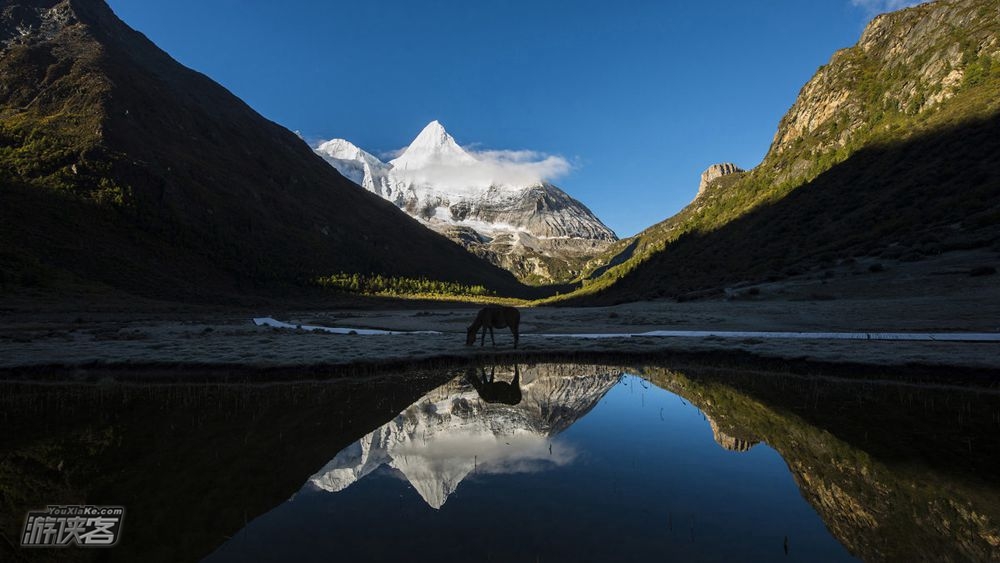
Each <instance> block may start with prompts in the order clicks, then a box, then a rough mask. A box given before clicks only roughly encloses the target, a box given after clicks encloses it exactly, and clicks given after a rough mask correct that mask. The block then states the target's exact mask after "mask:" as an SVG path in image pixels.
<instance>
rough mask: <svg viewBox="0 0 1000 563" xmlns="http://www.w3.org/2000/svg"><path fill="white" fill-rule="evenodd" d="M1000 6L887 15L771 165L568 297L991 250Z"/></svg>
mask: <svg viewBox="0 0 1000 563" xmlns="http://www.w3.org/2000/svg"><path fill="white" fill-rule="evenodd" d="M998 10H1000V2H998V1H997V0H941V1H939V2H933V3H929V4H924V5H921V6H917V7H915V8H910V9H907V10H903V11H900V12H895V13H891V14H886V15H883V16H879V17H878V18H876V19H875V20H873V21H872V23H871V24H869V26H868V28H867V29H866V30H865V32H864V34H863V35H862V37H861V40H860V41H859V42H858V44H857V45H856V46H854V47H851V48H849V49H844V50H841V51H839V52H837V53H836V54H835V55H834V56H833V58H832V59H831V61H830V63H829V64H827V65H824V66H823V67H821V68H820V69H819V70H818V71H817V73H816V75H815V76H814V77H813V78H812V80H810V81H809V83H807V84H806V85H805V86H804V87H803V89H802V91H801V92H800V94H799V98H798V100H797V101H796V102H795V104H794V105H793V106H792V108H791V109H790V110H789V112H788V113H787V114H786V115H785V117H784V118H783V119H782V120H781V123H780V124H779V126H778V131H777V133H776V135H775V138H774V142H773V144H772V145H771V148H770V150H769V152H768V154H767V155H766V156H765V158H764V160H763V162H762V163H761V164H760V165H758V166H757V167H756V168H754V169H753V170H750V171H747V172H739V173H735V174H730V175H726V176H722V177H721V178H717V179H715V180H714V181H712V182H710V183H709V184H708V186H707V187H706V189H705V190H704V192H703V193H701V194H699V196H698V197H697V198H696V199H695V200H694V201H693V202H692V203H691V204H690V205H688V206H687V207H686V208H685V209H684V210H682V211H681V212H680V213H678V214H677V215H676V216H674V217H671V218H669V219H667V220H665V221H663V222H662V223H659V224H657V225H654V226H652V227H650V228H649V229H647V230H645V231H643V232H642V233H640V234H639V235H637V236H636V237H633V238H632V239H627V240H623V241H621V242H619V243H618V245H617V247H616V248H614V249H612V251H610V252H609V254H607V255H606V256H605V257H604V258H603V259H602V260H601V261H600V262H601V263H602V264H603V265H598V266H597V267H595V269H594V270H593V271H592V272H591V273H590V274H589V275H587V276H585V277H584V280H583V288H582V290H581V291H579V292H578V293H577V294H576V295H575V296H574V297H573V298H571V299H570V301H571V302H574V303H608V302H620V301H630V300H635V299H641V298H647V297H655V296H660V295H665V296H682V295H684V294H685V293H688V292H691V291H704V290H712V289H716V290H719V289H721V287H723V286H725V285H726V284H730V283H734V282H738V281H744V280H745V281H761V280H762V279H766V278H768V277H771V278H773V277H775V276H784V275H788V274H794V273H795V272H802V271H805V270H808V269H810V268H815V267H817V266H822V265H824V264H832V263H834V261H836V260H839V259H847V258H850V257H851V256H853V255H858V254H861V255H864V254H869V253H872V254H875V255H882V256H886V257H888V258H901V257H905V258H906V259H914V260H917V259H920V258H921V257H922V256H926V255H934V254H938V253H941V252H946V251H948V250H951V249H959V248H973V247H984V246H985V247H990V246H993V245H995V244H997V240H998V239H997V227H998V224H1000V201H998V197H997V196H998V195H1000V165H998V162H997V154H998V150H1000V141H998V140H997V139H998V138H1000V136H998V135H997V116H998V115H1000V18H998V17H997V13H998Z"/></svg>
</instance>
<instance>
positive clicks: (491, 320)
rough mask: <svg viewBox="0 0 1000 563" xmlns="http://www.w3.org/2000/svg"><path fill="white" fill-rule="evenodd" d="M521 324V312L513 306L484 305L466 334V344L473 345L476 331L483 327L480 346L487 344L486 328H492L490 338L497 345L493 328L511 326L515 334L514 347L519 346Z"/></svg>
mask: <svg viewBox="0 0 1000 563" xmlns="http://www.w3.org/2000/svg"><path fill="white" fill-rule="evenodd" d="M520 324H521V313H520V311H518V310H517V309H515V308H513V307H502V306H500V305H490V306H489V307H483V308H482V309H480V310H479V314H478V315H476V320H475V321H473V323H472V326H470V327H469V329H468V331H466V334H465V345H466V346H472V344H473V343H474V342H475V341H476V332H477V331H479V329H480V328H482V329H483V341H482V343H481V344H480V346H485V345H486V329H489V330H490V340H491V341H492V342H493V346H494V347H496V345H497V341H496V339H495V338H493V329H495V328H507V327H510V332H511V333H512V334H513V335H514V347H515V348H517V340H518V337H519V336H520V332H519V330H518V326H520Z"/></svg>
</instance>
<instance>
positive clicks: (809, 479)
mask: <svg viewBox="0 0 1000 563" xmlns="http://www.w3.org/2000/svg"><path fill="white" fill-rule="evenodd" d="M0 403H2V404H3V405H4V406H5V407H6V410H5V414H4V416H5V417H6V422H7V423H8V424H7V426H6V428H7V430H9V431H8V432H5V433H4V434H3V438H4V440H3V442H2V444H0V446H2V450H0V459H2V460H3V461H2V462H0V463H2V466H0V467H2V469H3V473H0V476H3V479H4V480H3V481H2V482H0V486H2V488H0V492H2V493H3V494H4V498H5V499H6V500H7V502H8V505H13V506H15V508H16V509H17V510H15V511H14V512H15V513H17V512H20V511H21V509H22V508H23V509H24V510H27V509H29V508H38V507H39V506H44V505H45V504H55V503H70V502H91V503H96V504H122V505H124V506H126V508H127V510H128V513H127V522H126V524H125V525H124V527H123V537H122V542H121V544H120V545H119V546H117V547H115V548H112V549H111V550H107V551H105V552H104V553H103V554H100V555H96V554H93V553H92V552H88V553H83V552H81V551H80V550H77V551H76V552H74V553H72V555H73V558H74V559H78V560H94V559H110V560H123V561H126V560H135V558H136V557H141V558H142V559H143V560H148V561H157V560H161V561H175V560H198V559H202V558H204V559H205V560H206V561H210V562H219V561H288V560H297V561H382V560H384V561H397V560H427V559H433V560H435V561H468V560H495V561H562V560H565V561H623V560H624V561H647V560H653V559H657V560H659V559H667V560H691V561H772V560H780V561H786V560H787V561H842V560H858V559H860V560H873V561H878V560H907V561H913V560H938V561H948V560H952V561H961V560H991V559H996V558H997V557H998V556H1000V526H998V518H1000V509H998V507H1000V482H998V478H997V476H996V472H995V468H996V461H997V459H998V456H997V453H998V452H997V450H998V449H1000V444H998V443H997V442H998V440H997V438H996V436H997V430H998V429H1000V400H998V397H997V395H996V393H993V392H989V391H986V392H984V391H982V390H969V389H949V388H941V387H926V386H919V385H912V384H906V383H886V382H872V381H865V380H835V379H822V378H821V379H817V378H803V377H795V376H790V375H771V374H760V373H740V372H738V371H732V370H731V371H728V372H712V371H703V372H691V371H688V372H685V373H681V372H678V371H672V370H669V369H664V368H656V367H639V368H618V367H607V366H588V365H561V364H540V365H520V366H513V365H511V366H470V367H468V368H462V369H457V370H447V371H444V372H436V373H434V372H421V373H411V374H404V375H402V376H394V377H384V378H376V379H371V380H363V381H341V382H303V383H292V384H281V385H277V384H276V385H266V386H260V385H255V386H248V385H210V386H206V385H152V386H150V385H145V386H143V385H139V386H137V385H122V384H102V385H90V386H86V385H85V386H63V387H61V386H52V385H47V386H39V385H32V384H24V383H20V384H5V385H3V386H0ZM53 413H59V414H58V415H53ZM22 519H23V517H20V518H19V517H18V516H17V514H13V515H8V516H7V517H6V519H5V520H4V522H3V525H4V530H5V531H4V533H5V536H6V537H8V538H10V537H17V536H16V530H17V527H18V526H19V525H20V524H22V523H23V522H21V520H22ZM5 553H6V555H11V556H13V558H14V559H39V558H41V559H45V558H47V556H46V554H45V553H42V554H41V555H39V552H32V553H30V554H27V555H26V554H25V553H24V552H23V550H17V549H16V548H14V549H13V550H10V549H9V548H8V550H7V552H2V553H0V555H3V554H5ZM66 553H69V552H66V551H63V552H59V553H58V554H51V552H50V554H51V555H53V556H54V555H63V554H66ZM28 555H30V557H28ZM50 559H51V560H57V559H58V558H50Z"/></svg>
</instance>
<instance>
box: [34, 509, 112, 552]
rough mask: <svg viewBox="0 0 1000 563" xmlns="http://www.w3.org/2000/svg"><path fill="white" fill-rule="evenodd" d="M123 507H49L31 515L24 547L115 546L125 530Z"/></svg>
mask: <svg viewBox="0 0 1000 563" xmlns="http://www.w3.org/2000/svg"><path fill="white" fill-rule="evenodd" d="M124 519H125V508H124V507H122V506H93V505H86V506H49V507H47V508H46V509H45V510H44V511H39V512H29V513H28V518H27V519H26V520H25V521H24V533H23V534H22V535H21V546H23V547H59V546H69V545H77V546H80V547H111V546H113V545H115V543H117V542H118V537H119V536H120V535H121V531H122V520H124Z"/></svg>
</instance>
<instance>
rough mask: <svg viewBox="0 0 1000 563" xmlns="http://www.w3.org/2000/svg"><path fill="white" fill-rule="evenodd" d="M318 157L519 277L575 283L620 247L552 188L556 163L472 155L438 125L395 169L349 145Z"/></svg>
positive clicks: (323, 148) (327, 148)
mask: <svg viewBox="0 0 1000 563" xmlns="http://www.w3.org/2000/svg"><path fill="white" fill-rule="evenodd" d="M499 152H501V153H503V152H511V151H499ZM514 152H516V151H514ZM316 153H317V154H319V155H320V156H322V157H323V158H324V159H326V161H327V162H329V163H330V165H331V166H333V167H334V168H336V169H337V170H339V171H340V173H341V174H343V175H344V176H346V177H348V178H350V179H351V180H353V181H354V182H355V183H357V184H359V185H360V186H362V187H363V188H365V189H366V190H368V191H371V192H373V193H376V194H378V195H380V196H382V197H383V198H385V199H386V200H388V201H390V202H392V203H393V204H395V205H396V206H397V207H399V208H400V209H402V210H403V211H405V212H406V213H408V214H409V215H410V216H412V217H414V218H415V219H417V220H418V221H421V222H423V223H424V224H425V225H427V226H428V227H430V228H432V229H434V230H436V231H438V232H439V233H441V234H444V235H445V236H447V237H449V238H451V239H452V240H454V241H456V242H458V243H459V244H462V245H463V246H465V247H466V248H468V249H469V250H471V251H472V252H475V253H476V254H477V255H479V256H485V257H486V258H487V259H488V260H491V261H493V262H494V263H495V264H498V265H500V266H501V267H504V268H507V269H509V270H511V271H512V272H514V273H515V275H517V276H518V277H522V278H527V279H531V280H533V281H545V282H553V281H568V280H570V279H572V278H573V277H574V276H576V275H577V274H578V273H579V272H580V270H581V266H582V265H583V264H584V263H585V262H586V261H587V260H589V259H590V258H591V257H593V256H595V255H597V254H598V253H600V252H602V251H603V250H604V249H605V248H607V246H608V245H610V244H611V243H612V242H613V241H615V240H617V237H616V236H615V234H614V232H612V231H611V229H609V228H607V227H606V226H605V225H604V224H603V223H601V221H600V219H598V218H597V217H595V216H594V214H593V213H592V212H591V211H590V210H589V209H587V207H586V206H584V205H583V204H582V203H580V202H579V201H577V200H575V199H573V198H572V197H570V196H569V195H568V194H566V192H564V191H562V190H560V189H559V188H557V187H556V186H553V185H552V184H550V183H549V182H548V181H546V180H545V178H546V173H545V170H546V169H548V168H549V164H550V163H549V160H551V159H555V157H549V158H548V159H546V160H544V161H538V162H523V161H510V160H504V159H503V158H497V157H495V156H490V154H489V153H485V152H480V153H475V152H469V151H466V150H465V149H463V148H462V147H460V146H459V145H458V143H457V142H455V139H454V138H453V137H452V136H451V135H449V134H448V131H446V130H445V128H444V126H443V125H441V123H440V122H439V121H437V120H435V121H432V122H430V123H428V124H427V126H426V127H424V129H423V130H422V131H421V132H420V134H419V135H417V136H416V138H415V139H413V142H412V143H410V145H409V146H408V147H407V148H406V150H404V151H403V152H402V153H401V154H400V155H399V157H397V158H396V159H394V160H391V161H389V162H388V163H386V162H382V161H381V160H379V159H378V158H376V157H375V156H373V155H372V154H370V153H368V152H365V151H364V150H362V149H360V148H358V147H357V146H355V145H354V144H352V143H350V142H348V141H345V140H343V139H333V140H331V141H327V142H325V143H323V144H321V145H319V146H318V147H317V148H316ZM555 160H559V159H555ZM554 272H555V274H554Z"/></svg>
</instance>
